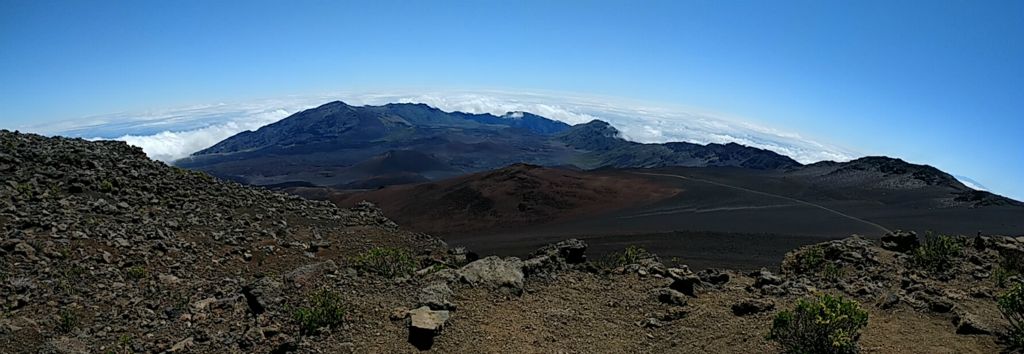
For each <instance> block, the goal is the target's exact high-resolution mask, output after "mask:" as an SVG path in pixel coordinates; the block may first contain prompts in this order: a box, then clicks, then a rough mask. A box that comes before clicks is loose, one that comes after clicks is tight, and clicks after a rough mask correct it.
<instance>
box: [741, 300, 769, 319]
mask: <svg viewBox="0 0 1024 354" xmlns="http://www.w3.org/2000/svg"><path fill="white" fill-rule="evenodd" d="M773 309H775V303H774V302H772V301H771V300H766V299H746V300H743V301H740V302H737V303H735V304H732V313H733V314H734V315H736V316H746V315H752V314H757V313H761V312H766V311H771V310H773Z"/></svg>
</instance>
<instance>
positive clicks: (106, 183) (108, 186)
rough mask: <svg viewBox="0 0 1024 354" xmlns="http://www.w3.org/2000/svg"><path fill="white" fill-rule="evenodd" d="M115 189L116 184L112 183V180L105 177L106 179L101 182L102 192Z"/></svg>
mask: <svg viewBox="0 0 1024 354" xmlns="http://www.w3.org/2000/svg"><path fill="white" fill-rule="evenodd" d="M113 190H114V184H113V183H111V182H110V180H107V179H105V180H103V181H101V182H100V191H101V192H110V191H113Z"/></svg>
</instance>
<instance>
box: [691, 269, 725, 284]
mask: <svg viewBox="0 0 1024 354" xmlns="http://www.w3.org/2000/svg"><path fill="white" fill-rule="evenodd" d="M697 277H699V278H700V281H701V282H702V283H704V284H710V285H714V286H722V285H725V284H727V283H729V273H726V272H724V271H721V270H718V269H714V268H708V269H705V270H702V271H699V272H697Z"/></svg>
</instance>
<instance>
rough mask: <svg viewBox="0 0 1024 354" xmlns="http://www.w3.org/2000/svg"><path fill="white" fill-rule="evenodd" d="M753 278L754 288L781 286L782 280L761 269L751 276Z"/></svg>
mask: <svg viewBox="0 0 1024 354" xmlns="http://www.w3.org/2000/svg"><path fill="white" fill-rule="evenodd" d="M751 276H753V277H754V287H755V288H761V287H764V286H766V285H782V283H783V280H782V278H780V277H778V276H776V275H775V274H772V272H769V271H768V270H767V269H764V268H761V270H759V271H757V272H754V274H751Z"/></svg>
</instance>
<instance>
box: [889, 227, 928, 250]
mask: <svg viewBox="0 0 1024 354" xmlns="http://www.w3.org/2000/svg"><path fill="white" fill-rule="evenodd" d="M920 245H921V243H920V242H919V241H918V240H917V233H914V232H913V231H909V232H908V231H900V230H896V231H894V232H890V233H888V234H886V235H885V236H882V248H884V249H887V250H890V251H894V252H903V253H908V252H910V251H912V250H914V249H915V248H917V247H918V246H920Z"/></svg>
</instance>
